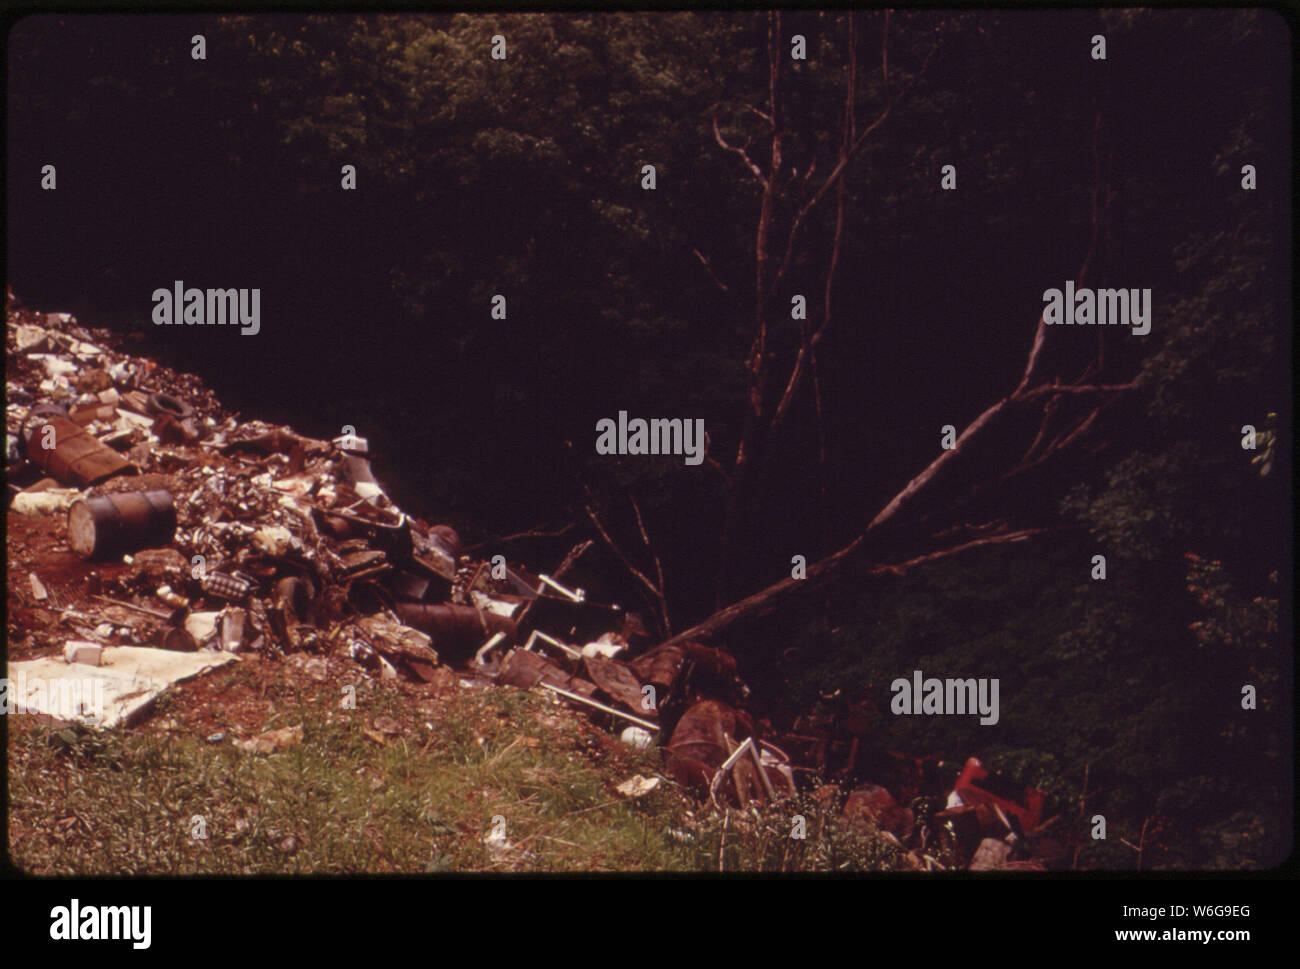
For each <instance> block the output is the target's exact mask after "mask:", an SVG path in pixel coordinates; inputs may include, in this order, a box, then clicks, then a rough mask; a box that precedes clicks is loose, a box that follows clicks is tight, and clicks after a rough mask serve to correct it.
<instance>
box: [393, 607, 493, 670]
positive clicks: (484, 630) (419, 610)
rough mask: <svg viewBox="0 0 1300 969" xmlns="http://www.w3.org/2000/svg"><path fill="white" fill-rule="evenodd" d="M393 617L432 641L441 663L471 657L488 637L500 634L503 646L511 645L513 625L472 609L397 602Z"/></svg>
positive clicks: (488, 613)
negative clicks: (504, 636)
mask: <svg viewBox="0 0 1300 969" xmlns="http://www.w3.org/2000/svg"><path fill="white" fill-rule="evenodd" d="M393 611H394V612H396V613H397V617H398V618H399V619H401V620H402V622H404V623H406V625H408V626H411V627H413V628H415V629H418V630H420V632H422V633H425V634H427V635H428V636H429V637H430V638H431V639H432V640H433V648H434V649H436V650H437V651H438V655H439V656H442V657H443V658H444V659H464V658H466V657H469V656H472V655H473V654H474V652H475V651H476V650H477V649H478V648H479V647H480V646H482V645H483V643H484V641H485V640H487V639H488V637H490V636H492V635H494V634H496V633H498V632H503V633H505V634H506V642H507V643H510V642H514V639H515V624H514V623H513V622H511V621H510V620H509V619H507V618H506V617H505V616H499V615H497V614H496V613H493V612H487V611H484V612H481V613H480V612H479V611H478V610H477V609H475V608H474V607H473V606H457V605H451V604H446V605H425V604H423V603H415V602H398V603H396V604H394V606H393Z"/></svg>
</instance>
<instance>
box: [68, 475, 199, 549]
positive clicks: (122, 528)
mask: <svg viewBox="0 0 1300 969" xmlns="http://www.w3.org/2000/svg"><path fill="white" fill-rule="evenodd" d="M175 531H176V507H175V505H174V504H173V503H172V496H171V493H170V492H167V491H162V490H158V491H124V492H120V493H118V494H114V495H104V496H103V497H101V498H81V499H79V500H77V501H75V502H73V505H72V507H71V508H70V509H68V545H69V546H71V548H72V550H73V551H74V552H76V553H77V554H78V555H81V556H84V557H85V558H88V559H103V558H115V557H116V556H119V555H123V554H125V553H127V552H134V551H137V550H139V549H142V548H159V547H161V546H164V545H170V544H171V542H172V536H173V534H174V533H175Z"/></svg>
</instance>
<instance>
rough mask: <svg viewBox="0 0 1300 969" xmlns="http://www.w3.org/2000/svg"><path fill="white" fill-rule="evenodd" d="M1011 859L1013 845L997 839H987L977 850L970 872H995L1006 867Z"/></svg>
mask: <svg viewBox="0 0 1300 969" xmlns="http://www.w3.org/2000/svg"><path fill="white" fill-rule="evenodd" d="M1010 857H1011V845H1009V844H1007V843H1006V842H1005V841H999V840H998V839H996V838H985V839H984V840H983V841H981V842H980V846H979V847H978V848H977V849H975V857H974V858H972V859H971V862H970V870H971V871H993V870H994V869H996V868H1002V867H1004V866H1005V865H1006V863H1007V860H1008V859H1009V858H1010Z"/></svg>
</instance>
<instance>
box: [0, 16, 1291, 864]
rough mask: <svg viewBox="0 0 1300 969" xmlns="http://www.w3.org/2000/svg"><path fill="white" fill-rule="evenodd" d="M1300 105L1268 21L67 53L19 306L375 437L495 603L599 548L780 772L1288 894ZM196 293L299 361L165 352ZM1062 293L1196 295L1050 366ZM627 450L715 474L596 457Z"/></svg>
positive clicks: (461, 19) (44, 144)
mask: <svg viewBox="0 0 1300 969" xmlns="http://www.w3.org/2000/svg"><path fill="white" fill-rule="evenodd" d="M196 33H202V34H203V35H204V36H205V38H206V45H207V56H206V59H205V60H202V61H195V60H193V59H192V58H191V55H190V51H191V48H190V38H191V36H192V35H193V34H196ZM497 34H500V35H503V36H504V37H505V38H506V42H507V45H508V46H507V50H508V55H507V57H506V59H505V60H503V61H496V60H493V59H492V58H491V57H490V56H489V53H488V52H489V50H490V48H491V45H492V37H493V36H494V35H497ZM796 34H797V35H802V36H803V37H804V38H805V39H806V44H807V57H806V59H803V60H796V59H793V58H792V57H791V40H790V38H791V37H792V36H793V35H796ZM1098 34H1100V35H1103V36H1104V37H1105V39H1106V45H1107V56H1106V59H1105V60H1097V59H1094V57H1093V56H1092V51H1093V46H1092V43H1091V39H1092V38H1093V37H1094V35H1098ZM56 49H57V50H58V51H59V52H60V56H59V57H58V58H53V57H51V56H50V52H51V51H52V50H56ZM1288 54H1289V50H1288V44H1287V34H1286V30H1285V25H1284V24H1283V22H1282V21H1281V20H1280V19H1279V18H1277V17H1276V16H1275V15H1272V14H1269V13H1267V12H1260V11H1240V12H1237V11H1233V12H1229V11H1212V10H1204V11H1175V12H1155V11H1123V10H1104V11H1099V10H1092V11H1088V10H1078V11H1062V12H1052V13H1050V14H1037V13H1028V12H1013V11H997V12H964V13H947V12H942V11H919V12H910V11H909V12H886V11H876V12H866V11H862V12H848V11H838V12H816V11H803V12H796V13H785V14H776V13H768V12H744V13H740V12H737V13H726V14H722V13H654V14H614V13H608V14H567V13H566V14H536V15H522V14H501V15H485V16H468V15H450V14H449V15H420V16H393V17H379V16H356V17H353V16H341V15H340V16H321V17H287V16H286V17H279V16H277V17H243V16H224V17H163V16H122V17H104V18H100V17H77V18H59V17H53V16H39V17H31V18H28V19H26V20H24V21H22V22H21V23H20V24H18V25H17V26H16V28H15V29H14V31H13V32H12V34H11V36H10V45H9V59H8V65H9V91H10V96H9V104H8V107H9V125H8V139H9V140H8V146H7V157H8V174H9V186H10V192H9V239H8V244H9V251H8V265H9V280H8V281H9V284H10V285H11V286H12V287H13V289H14V291H15V292H16V293H17V294H18V295H19V296H20V297H21V298H22V299H23V300H24V301H25V302H26V303H29V304H31V305H35V306H41V307H44V308H47V309H49V310H67V311H70V312H73V313H75V314H76V315H77V316H78V317H79V319H81V320H82V321H84V322H86V323H89V324H90V325H95V326H111V327H113V328H115V329H119V330H121V331H124V332H128V333H136V334H138V339H139V341H140V350H139V352H141V353H148V354H150V355H153V356H156V357H157V358H159V359H160V360H163V361H165V362H166V363H168V364H169V365H172V366H176V367H178V368H180V369H184V370H190V371H193V372H195V373H198V374H201V375H202V376H203V377H204V379H205V380H206V381H207V382H208V383H209V384H210V385H211V386H212V387H213V388H214V389H215V390H216V392H217V393H218V394H219V395H220V397H221V398H222V399H223V401H225V402H226V404H227V405H229V406H231V407H234V408H237V409H239V410H240V411H241V412H243V413H245V414H249V415H256V416H259V417H264V418H266V419H267V420H271V421H282V422H285V423H289V424H292V425H293V426H294V427H295V428H297V429H299V430H300V431H302V432H303V433H306V434H312V435H317V436H320V437H325V438H329V437H332V436H334V435H337V434H338V433H339V432H340V431H339V429H340V428H342V427H343V426H344V425H352V426H354V427H355V428H357V432H358V433H359V434H362V435H364V436H365V437H367V438H368V439H369V440H370V442H371V446H372V448H373V449H374V450H375V452H376V453H377V457H376V460H375V470H376V473H377V476H378V477H379V478H380V479H381V480H383V481H384V482H385V485H386V487H387V488H388V489H389V492H390V493H391V495H392V496H393V498H394V500H396V501H397V502H399V503H400V504H401V505H402V506H404V507H406V508H409V509H410V510H411V511H412V512H414V513H417V514H421V515H425V516H429V517H434V518H436V519H437V520H439V521H446V522H448V523H450V524H452V525H453V526H455V527H456V528H457V529H458V530H459V531H460V533H461V535H463V536H465V539H466V541H467V543H470V546H471V547H474V548H476V549H478V550H479V551H480V552H484V551H487V550H492V551H495V550H497V549H499V550H501V551H502V552H503V553H504V554H506V555H507V556H509V557H512V558H513V557H515V556H523V555H526V556H527V557H529V558H531V559H533V560H536V561H543V562H549V561H559V560H560V559H561V558H563V557H564V555H565V553H566V551H568V550H569V549H570V548H571V547H572V546H573V545H574V543H575V542H578V541H581V540H586V539H590V540H591V541H592V542H593V545H592V547H591V550H590V552H589V553H588V554H587V555H586V556H585V557H584V558H583V561H582V564H581V567H580V568H578V569H576V570H575V575H577V576H579V577H580V580H581V584H582V585H583V586H584V587H585V588H587V589H588V590H589V591H590V594H591V596H592V597H593V598H598V599H601V600H604V601H620V602H623V603H625V604H627V605H628V606H629V608H634V609H636V610H638V611H639V612H640V614H641V616H642V619H643V622H644V624H645V625H646V627H647V628H648V629H649V630H650V631H651V632H652V633H653V634H654V638H655V639H656V640H657V641H662V640H668V639H676V640H681V641H685V640H702V641H706V642H710V643H713V644H715V645H721V646H725V647H726V648H727V649H728V650H729V651H730V652H731V653H732V655H734V656H735V657H736V658H737V660H738V662H739V664H740V669H741V672H742V674H743V675H744V677H745V678H746V680H747V681H748V682H749V683H750V685H751V686H752V687H753V689H754V698H753V700H754V707H755V709H756V710H757V711H759V712H760V713H761V714H762V715H763V716H764V717H766V718H768V719H770V720H771V721H773V722H778V721H779V722H785V723H788V722H792V721H794V719H795V718H796V717H799V716H820V715H824V716H826V717H830V718H832V719H834V720H836V722H843V723H849V722H852V723H856V724H861V723H865V724H867V725H868V726H867V727H865V728H854V729H859V730H860V732H861V733H862V736H864V737H869V738H870V742H871V743H873V744H876V745H879V746H881V747H882V748H886V747H887V748H891V749H899V750H906V751H910V752H912V753H913V754H916V755H918V756H919V755H934V756H936V757H943V758H946V759H948V760H953V759H955V760H957V761H958V762H960V761H961V760H963V759H964V758H965V757H966V756H968V755H978V756H981V757H983V758H985V759H986V760H987V761H990V762H994V763H996V764H997V766H998V768H999V769H1000V770H1002V771H1004V772H1009V773H1011V774H1014V775H1016V776H1018V777H1021V778H1023V780H1024V781H1025V782H1026V783H1030V784H1034V785H1036V786H1038V787H1040V788H1041V789H1043V790H1044V791H1046V792H1047V793H1048V794H1049V795H1050V796H1051V797H1052V798H1054V803H1055V806H1056V810H1058V811H1061V812H1064V813H1065V814H1067V815H1068V816H1070V817H1071V818H1073V817H1075V816H1076V815H1077V816H1078V817H1080V818H1082V817H1084V816H1085V813H1086V814H1087V815H1091V814H1092V813H1094V812H1095V813H1104V814H1105V815H1106V817H1107V819H1108V824H1109V825H1110V827H1111V831H1112V835H1111V837H1110V838H1109V839H1108V840H1107V841H1105V842H1098V843H1096V844H1094V845H1092V846H1090V847H1089V848H1088V849H1087V851H1088V852H1089V857H1088V858H1087V859H1086V861H1087V863H1088V865H1090V866H1093V867H1103V868H1128V867H1134V866H1138V865H1140V867H1142V868H1143V869H1147V868H1154V867H1177V868H1214V869H1219V868H1237V867H1259V866H1267V865H1273V864H1276V863H1278V862H1279V861H1280V860H1282V859H1283V858H1284V857H1285V856H1286V854H1287V853H1289V851H1290V837H1291V836H1290V826H1291V820H1290V810H1289V805H1290V803H1291V802H1290V799H1291V788H1290V785H1291V783H1292V777H1293V774H1294V768H1293V760H1292V752H1291V740H1290V735H1291V731H1290V724H1291V697H1290V683H1291V667H1290V662H1291V660H1290V655H1289V652H1288V649H1287V641H1288V640H1287V639H1284V638H1283V637H1282V635H1281V633H1280V631H1281V630H1289V629H1290V628H1291V613H1290V603H1289V596H1287V595H1285V594H1282V593H1285V592H1286V591H1287V590H1289V589H1290V588H1291V587H1292V586H1291V576H1290V564H1289V563H1290V535H1291V530H1290V508H1291V465H1290V453H1289V444H1288V441H1289V437H1290V435H1289V427H1290V416H1291V414H1290V400H1291V389H1290V385H1289V382H1290V361H1291V341H1290V319H1291V294H1290V272H1291V267H1292V264H1293V257H1292V253H1291V245H1290V241H1291V223H1290V214H1289V209H1288V205H1287V202H1288V199H1289V195H1290V187H1291V175H1290V171H1289V167H1290V162H1289V146H1290V130H1289V125H1290V117H1291V111H1290V104H1289V88H1288V84H1287V80H1288V78H1289V74H1288V70H1287V67H1288V61H1287V58H1288ZM45 164H54V165H56V167H57V170H58V188H57V190H56V191H53V192H43V191H40V190H39V188H38V184H39V181H38V175H37V174H36V173H39V171H40V170H41V166H42V165H45ZM344 165H354V166H355V167H356V172H357V181H356V184H357V188H356V190H355V191H344V190H342V189H341V186H340V179H341V175H340V170H341V167H342V166H344ZM647 165H651V166H654V170H655V179H656V184H655V187H654V189H653V190H647V189H646V188H644V187H643V175H642V173H643V167H644V166H647ZM948 165H951V166H953V167H954V170H955V188H954V189H952V190H944V189H943V188H942V187H941V182H942V179H943V175H944V166H948ZM1243 165H1252V166H1254V168H1255V171H1256V172H1257V178H1258V183H1257V187H1255V188H1254V189H1251V190H1246V189H1244V188H1243V186H1242V179H1243V176H1242V166H1243ZM176 279H180V280H184V281H185V283H186V285H193V286H199V287H206V286H221V287H260V288H261V290H262V313H263V322H262V328H261V332H260V333H259V334H258V335H257V336H256V337H255V338H252V339H244V338H242V337H241V336H239V335H238V334H237V333H236V332H235V331H234V330H220V331H219V332H196V330H195V329H187V328H179V327H159V328H156V329H155V328H154V327H153V326H152V325H151V324H150V322H149V313H150V309H151V304H150V302H149V298H150V297H149V294H150V293H151V292H152V291H153V290H154V289H155V288H157V287H160V286H162V287H170V285H171V283H172V281H173V280H176ZM1067 280H1073V281H1074V282H1075V283H1076V285H1078V286H1080V287H1083V286H1092V287H1117V288H1118V287H1123V288H1150V289H1151V290H1152V292H1153V307H1154V309H1153V318H1152V324H1151V332H1150V333H1149V334H1148V335H1146V336H1135V335H1133V334H1131V333H1129V332H1126V330H1127V328H1126V327H1092V328H1089V327H1048V326H1045V325H1044V323H1043V320H1042V312H1043V306H1044V304H1043V297H1042V294H1043V292H1044V290H1046V289H1049V288H1051V287H1057V288H1060V287H1061V286H1062V285H1063V284H1064V283H1065V281H1067ZM495 294H504V295H505V296H506V297H507V300H508V315H507V318H506V319H504V320H497V319H493V318H492V317H491V316H490V302H491V299H492V297H493V296H494V295H495ZM800 296H801V297H803V299H804V301H805V302H806V308H807V311H806V318H796V317H795V316H794V315H793V314H792V312H791V308H792V300H794V299H795V298H796V297H800ZM620 410H625V411H627V412H628V414H629V415H631V416H640V417H647V418H649V417H665V418H682V419H687V418H690V419H694V418H702V419H703V420H704V422H705V427H706V429H707V432H708V441H709V444H708V452H707V456H706V459H705V461H704V462H703V464H701V465H700V466H698V467H691V466H686V465H685V464H684V463H683V462H682V460H681V459H680V458H679V457H639V456H618V457H613V456H604V455H598V454H596V452H595V449H594V446H593V442H594V440H595V436H596V435H595V427H596V424H597V421H599V420H600V419H602V418H607V417H615V416H616V415H617V414H618V412H619V411H620ZM946 425H951V426H952V428H953V431H954V438H955V445H954V446H953V447H952V448H950V449H945V448H943V447H942V446H941V436H942V428H944V427H945V426H946ZM1244 425H1252V426H1253V427H1254V428H1256V429H1257V431H1258V438H1257V446H1256V448H1255V449H1253V450H1246V449H1243V447H1242V440H1243V426H1244ZM1097 554H1102V555H1104V556H1105V558H1106V563H1107V565H1106V567H1107V574H1106V579H1105V581H1097V580H1095V579H1094V578H1092V577H1091V568H1092V567H1091V564H1090V563H1091V560H1092V557H1093V556H1094V555H1097ZM794 556H802V557H803V560H804V561H805V562H806V577H801V578H794V577H792V572H791V570H792V558H793V557H794ZM914 669H921V670H924V671H926V673H927V675H930V674H933V675H938V676H977V677H981V676H992V677H998V678H1000V680H1001V690H1002V698H1003V699H1002V705H1003V712H1002V716H1001V720H1000V721H999V723H998V724H997V726H996V727H981V726H979V725H978V722H977V721H976V720H975V719H973V718H961V717H939V718H926V717H917V718H908V717H902V718H896V717H893V716H891V715H890V713H889V698H890V693H889V684H890V682H891V681H892V680H893V679H894V678H896V677H908V676H910V675H911V671H912V670H914ZM1244 684H1253V685H1254V686H1255V687H1256V689H1257V690H1258V694H1259V701H1258V708H1257V709H1255V710H1253V711H1245V710H1242V708H1241V687H1242V686H1243V685H1244ZM846 729H847V728H846ZM1126 842H1127V843H1126Z"/></svg>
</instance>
